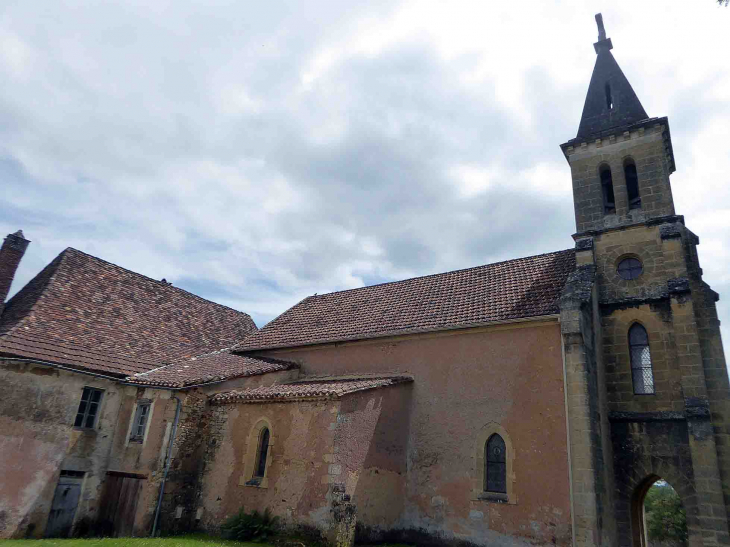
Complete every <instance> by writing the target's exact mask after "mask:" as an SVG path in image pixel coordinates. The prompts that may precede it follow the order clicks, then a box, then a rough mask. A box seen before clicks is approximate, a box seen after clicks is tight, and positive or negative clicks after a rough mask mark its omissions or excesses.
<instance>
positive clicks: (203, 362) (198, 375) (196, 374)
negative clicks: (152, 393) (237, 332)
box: [129, 350, 299, 388]
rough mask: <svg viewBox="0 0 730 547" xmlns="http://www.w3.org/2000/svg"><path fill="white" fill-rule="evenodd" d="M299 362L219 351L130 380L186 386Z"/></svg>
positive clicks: (276, 369) (130, 378) (150, 383)
mask: <svg viewBox="0 0 730 547" xmlns="http://www.w3.org/2000/svg"><path fill="white" fill-rule="evenodd" d="M298 367H299V365H297V364H296V363H290V362H288V361H279V360H277V359H269V358H266V357H245V356H243V355H235V354H233V353H230V352H229V351H228V350H222V351H217V352H214V353H209V354H207V355H201V356H199V357H194V358H193V359H187V360H184V361H179V362H177V363H172V364H170V365H166V366H163V367H160V368H157V369H154V370H151V371H149V372H143V373H140V374H135V375H134V376H130V377H129V381H131V382H134V383H139V384H147V385H151V386H165V387H177V388H181V387H185V386H191V385H195V384H203V383H208V382H217V381H221V380H230V379H232V378H240V377H242V376H255V375H258V374H266V373H267V372H277V371H281V370H288V369H291V368H298Z"/></svg>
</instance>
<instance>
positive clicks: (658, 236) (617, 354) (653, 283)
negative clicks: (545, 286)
mask: <svg viewBox="0 0 730 547" xmlns="http://www.w3.org/2000/svg"><path fill="white" fill-rule="evenodd" d="M596 21H597V23H598V31H599V33H598V42H596V43H595V44H594V48H595V51H596V54H597V57H596V64H595V67H594V69H593V75H592V76H591V81H590V84H589V87H588V93H587V96H586V101H585V106H584V108H583V115H582V117H581V120H580V125H579V128H578V134H577V136H576V137H575V138H574V139H571V140H569V141H568V142H566V143H565V144H562V145H561V149H562V151H563V153H564V155H565V157H566V159H567V160H568V163H569V164H570V169H571V176H572V181H573V199H574V206H575V221H576V233H575V234H574V235H573V238H574V240H575V242H576V262H577V267H576V271H575V272H574V273H573V274H572V275H571V278H570V279H569V281H568V284H567V286H566V288H565V290H564V292H563V296H562V298H561V323H562V331H563V340H564V350H565V367H566V386H567V399H568V417H569V431H570V458H571V483H572V499H573V520H574V534H575V545H606V546H608V545H611V546H614V545H618V546H626V547H629V546H644V545H646V534H645V530H644V515H643V502H644V496H645V494H646V492H647V490H648V489H649V487H650V486H651V485H652V484H654V483H655V482H656V481H658V480H660V479H662V480H665V481H667V482H668V483H669V484H671V486H673V487H674V489H675V490H676V491H677V492H678V494H679V496H680V498H681V500H682V503H683V505H684V508H685V510H686V512H687V526H688V530H689V544H690V545H692V546H695V545H726V544H728V543H730V537H729V536H728V508H729V507H730V427H729V424H730V386H729V384H728V374H727V369H726V366H725V357H724V353H723V348H722V342H721V339H720V328H719V325H720V323H719V321H718V319H717V312H716V308H715V302H716V301H717V300H718V298H719V296H718V295H717V293H715V292H714V291H713V290H712V289H711V288H710V286H709V285H708V284H707V283H705V282H704V281H703V280H702V269H701V268H700V266H699V260H698V256H697V245H699V239H698V237H697V236H696V235H695V234H693V233H692V232H691V231H690V230H689V229H687V228H686V227H685V225H684V218H683V217H682V216H678V215H676V214H675V210H674V201H673V199H672V190H671V185H670V180H669V176H670V175H671V173H673V172H674V170H675V164H674V154H673V151H672V140H671V136H670V132H669V122H668V120H667V118H666V117H662V118H653V117H650V116H649V115H647V113H646V111H645V110H644V107H643V106H642V104H641V102H640V101H639V99H638V97H637V96H636V93H635V92H634V90H633V88H632V87H631V84H630V83H629V81H628V79H627V78H626V76H625V75H624V73H623V72H622V71H621V68H620V67H619V65H618V63H617V62H616V60H615V59H614V57H613V55H612V53H611V50H612V48H613V45H612V43H611V39H610V38H607V37H606V32H605V29H604V27H603V20H602V17H601V15H600V14H599V15H597V16H596Z"/></svg>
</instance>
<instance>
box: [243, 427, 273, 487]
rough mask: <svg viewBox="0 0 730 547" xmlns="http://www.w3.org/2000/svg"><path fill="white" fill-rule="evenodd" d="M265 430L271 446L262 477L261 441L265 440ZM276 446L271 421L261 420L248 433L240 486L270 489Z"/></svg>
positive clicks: (268, 449) (267, 453)
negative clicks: (270, 473)
mask: <svg viewBox="0 0 730 547" xmlns="http://www.w3.org/2000/svg"><path fill="white" fill-rule="evenodd" d="M265 430H268V432H269V444H268V448H267V451H266V459H265V461H264V473H263V476H260V474H259V467H260V463H261V441H262V440H263V437H264V431H265ZM275 444H276V434H275V433H274V428H273V427H271V421H270V420H268V419H267V418H259V419H258V420H257V421H256V422H255V424H254V425H253V427H252V428H251V430H250V431H249V433H248V439H247V442H246V453H245V454H244V456H243V473H242V474H241V476H240V478H239V480H238V484H239V486H249V487H253V488H268V486H269V469H270V468H271V465H272V463H273V459H274V445H275Z"/></svg>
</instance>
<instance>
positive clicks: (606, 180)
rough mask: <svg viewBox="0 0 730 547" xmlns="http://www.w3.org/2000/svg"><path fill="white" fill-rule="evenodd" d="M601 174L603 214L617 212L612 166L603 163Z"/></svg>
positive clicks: (600, 169)
mask: <svg viewBox="0 0 730 547" xmlns="http://www.w3.org/2000/svg"><path fill="white" fill-rule="evenodd" d="M599 174H600V175H601V189H602V191H603V214H604V215H611V214H613V213H615V212H616V198H615V197H614V194H613V177H612V176H611V168H610V167H609V166H608V165H605V164H604V165H601V167H600V168H599Z"/></svg>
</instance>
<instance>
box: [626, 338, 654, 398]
mask: <svg viewBox="0 0 730 547" xmlns="http://www.w3.org/2000/svg"><path fill="white" fill-rule="evenodd" d="M629 350H630V352H631V377H632V379H633V382H634V393H636V394H637V395H651V394H652V393H654V371H653V370H652V368H651V351H650V350H649V336H648V335H647V334H646V329H645V328H644V327H642V326H641V325H639V324H638V323H634V324H633V325H631V328H630V329H629Z"/></svg>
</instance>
